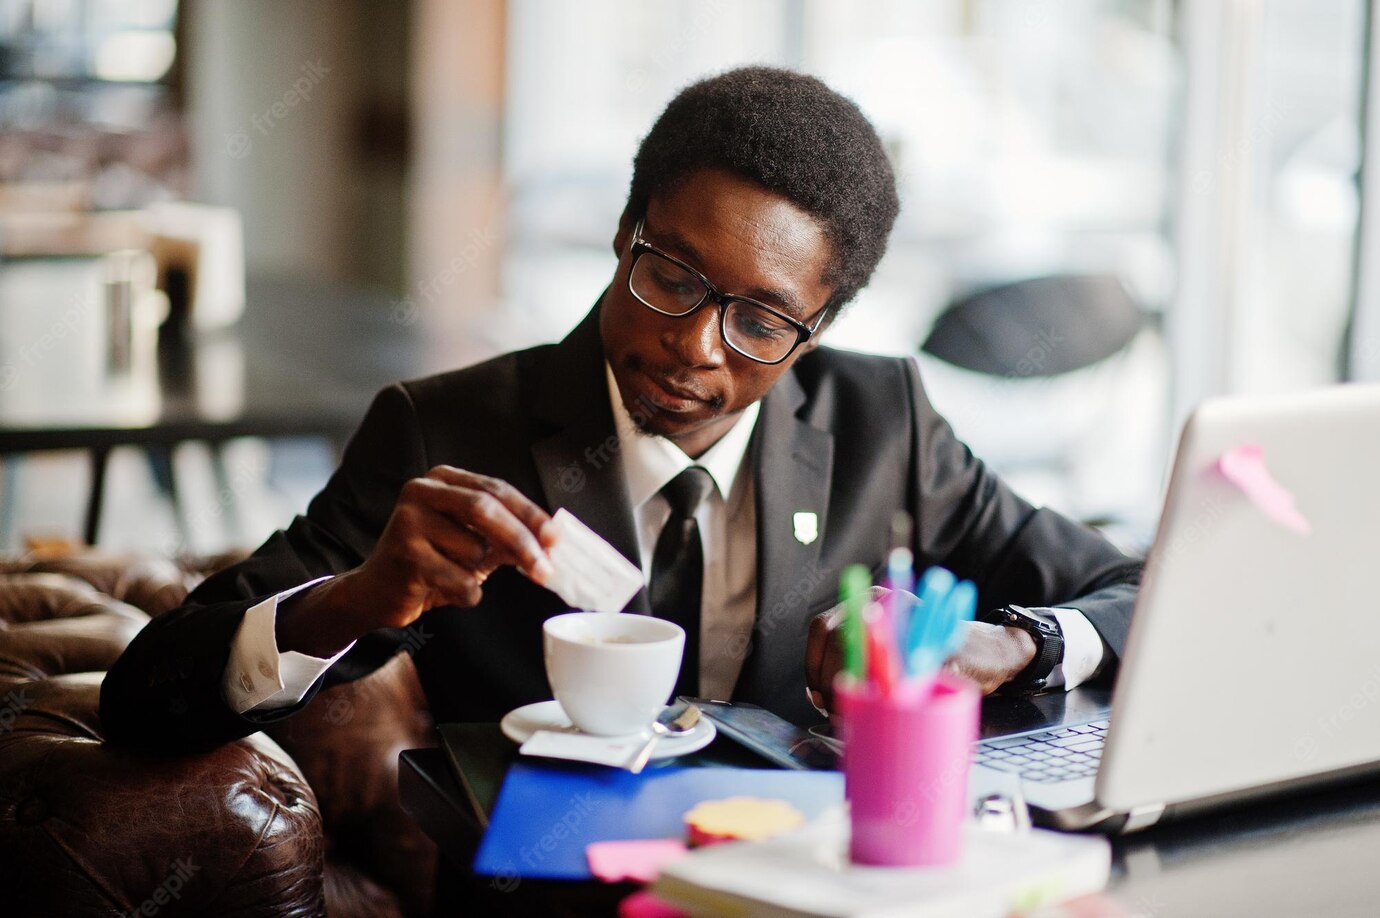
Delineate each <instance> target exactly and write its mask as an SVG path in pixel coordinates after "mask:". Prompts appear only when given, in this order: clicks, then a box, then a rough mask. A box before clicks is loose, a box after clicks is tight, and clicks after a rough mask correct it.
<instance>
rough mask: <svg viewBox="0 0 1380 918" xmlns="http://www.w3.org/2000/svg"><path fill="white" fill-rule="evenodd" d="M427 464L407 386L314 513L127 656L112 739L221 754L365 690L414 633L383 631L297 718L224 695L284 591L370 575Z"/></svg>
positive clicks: (112, 688)
mask: <svg viewBox="0 0 1380 918" xmlns="http://www.w3.org/2000/svg"><path fill="white" fill-rule="evenodd" d="M425 458H426V457H425V450H424V448H423V445H422V439H421V436H420V430H419V425H418V422H417V415H416V411H415V409H414V407H413V404H412V401H411V399H410V398H409V396H408V394H407V392H406V390H405V389H403V387H402V386H398V385H395V386H392V387H390V388H388V389H385V390H383V391H382V392H381V393H379V395H378V396H377V397H375V399H374V402H373V404H372V405H371V406H370V407H369V411H368V413H367V414H366V415H365V418H364V421H363V422H362V423H361V424H360V427H359V429H358V430H357V431H356V432H355V434H354V436H353V437H351V438H350V442H349V444H348V445H347V446H346V448H345V453H344V456H343V457H342V460H341V465H340V468H338V469H337V470H336V471H335V473H334V474H333V475H332V476H331V478H330V481H329V482H327V484H326V487H325V488H324V489H322V491H321V493H319V494H317V495H316V497H315V498H313V499H312V501H311V504H310V505H309V506H308V508H307V512H306V514H305V515H304V516H299V517H297V518H296V519H295V520H293V522H292V524H291V525H290V526H288V528H287V529H285V530H282V531H280V532H276V533H274V534H273V535H272V536H271V537H270V538H269V539H268V541H267V542H265V543H264V544H263V545H262V546H261V547H260V548H259V549H258V550H257V551H256V552H254V554H253V555H251V556H250V557H248V558H246V559H245V560H244V561H242V562H241V563H239V564H236V565H234V566H232V567H229V568H226V569H225V570H223V571H221V572H219V573H217V574H215V575H214V576H212V577H209V578H207V580H206V581H205V582H204V583H202V584H201V585H200V586H199V587H197V589H196V590H194V591H193V592H192V593H191V595H189V596H188V597H187V601H186V602H185V603H184V604H183V605H182V606H180V607H178V608H176V609H174V610H172V611H170V612H167V613H165V614H164V615H161V616H159V617H158V618H156V619H154V620H153V621H152V622H150V623H149V624H148V625H147V626H146V627H145V628H144V629H143V630H142V631H141V632H140V633H139V634H138V635H137V636H136V637H135V639H134V641H133V642H131V643H130V645H129V647H128V648H126V650H125V652H124V654H122V655H121V657H120V659H119V660H117V661H116V663H115V665H114V666H113V667H111V669H110V672H109V673H108V674H107V675H106V678H105V682H104V683H103V685H102V687H101V722H102V724H103V726H104V729H105V732H106V736H107V738H109V739H110V740H111V741H114V742H127V743H134V744H138V745H142V746H146V747H151V748H164V749H177V750H185V749H199V748H206V747H210V746H214V745H217V744H220V743H224V742H228V741H230V740H233V739H238V738H239V737H242V736H246V735H248V734H250V733H254V732H256V731H258V730H260V729H262V728H263V726H264V725H266V724H269V723H273V722H275V721H278V720H282V719H283V718H286V717H289V716H291V715H292V714H293V713H295V712H296V711H298V710H299V709H301V707H303V706H304V705H305V704H306V703H307V702H308V701H309V700H310V699H311V697H312V696H313V695H314V694H315V693H316V691H317V690H318V689H319V688H320V687H321V685H322V683H323V682H324V683H326V684H332V683H337V682H342V681H347V680H349V679H355V678H358V677H360V676H363V675H365V674H367V673H369V672H371V671H372V670H373V669H375V668H377V667H378V666H380V665H382V664H383V663H384V662H386V661H387V659H388V658H389V657H390V656H391V655H392V654H393V653H394V652H396V650H397V648H398V647H399V646H400V644H401V643H402V640H403V638H404V637H405V632H404V631H401V630H386V631H377V632H372V633H371V634H368V635H366V636H365V637H364V638H362V639H360V641H359V642H357V643H356V644H355V646H354V647H353V648H351V650H350V652H349V653H347V654H346V655H345V656H344V657H342V658H341V659H340V660H338V661H336V663H335V665H334V666H332V667H331V669H330V670H329V671H328V672H327V673H326V675H325V676H324V677H323V678H322V679H319V680H317V683H316V684H315V685H313V686H312V688H311V690H310V691H308V693H307V695H306V696H305V697H304V698H303V699H302V701H301V702H300V703H298V704H297V705H294V706H292V707H289V708H284V709H281V710H275V711H272V712H267V713H261V714H236V713H235V712H234V711H233V710H231V709H230V707H229V706H228V705H227V704H226V703H225V701H224V699H223V698H222V695H221V686H222V683H223V678H224V673H225V666H226V662H227V661H228V659H229V656H230V645H231V642H232V641H233V639H234V637H235V634H236V632H237V631H238V629H239V625H240V621H241V620H242V619H243V617H244V613H245V612H246V611H247V610H248V609H249V608H251V607H252V606H254V605H255V604H257V603H259V602H262V601H263V600H265V599H267V598H269V597H271V596H274V595H276V594H277V593H280V592H282V591H283V590H286V589H290V588H291V587H294V586H298V585H300V584H302V583H306V582H308V581H311V580H314V579H316V578H318V577H321V576H323V575H327V574H337V573H341V572H344V571H347V570H350V569H351V568H354V567H356V566H358V565H359V564H360V563H361V562H362V561H363V560H364V559H365V558H366V557H368V555H369V553H370V552H371V551H372V549H373V546H374V543H375V542H376V541H377V540H378V537H379V534H380V533H381V532H382V531H383V527H384V525H385V524H386V523H387V521H388V517H389V515H390V514H391V513H392V510H393V505H394V503H396V501H397V497H398V492H399V491H400V490H401V488H402V485H403V483H404V482H406V481H407V480H408V479H410V478H414V477H417V476H418V475H421V474H424V472H425V470H426V461H425Z"/></svg>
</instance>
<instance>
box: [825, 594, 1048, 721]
mask: <svg viewBox="0 0 1380 918" xmlns="http://www.w3.org/2000/svg"><path fill="white" fill-rule="evenodd" d="M877 589H878V588H877V587H873V590H874V596H873V598H876V594H875V591H876V590H877ZM842 622H843V607H842V606H835V607H834V608H832V609H830V610H829V611H828V612H822V613H820V614H819V615H816V616H815V618H814V620H813V621H811V622H810V633H809V637H808V639H807V640H806V644H805V684H806V687H807V688H808V690H809V692H810V701H811V703H813V704H814V706H815V707H816V708H818V709H819V710H820V711H823V712H825V713H828V712H829V711H832V710H833V685H834V676H836V675H837V674H838V671H839V670H840V669H842V668H843V654H842V652H841V651H840V649H839V637H838V634H837V631H838V628H839V626H840V625H841V624H842ZM964 629H965V634H964V640H963V646H962V647H961V648H960V649H959V651H958V653H956V654H954V655H953V656H952V657H950V658H949V660H948V662H946V663H945V664H944V665H945V666H946V667H947V668H949V669H951V670H953V671H954V672H956V673H959V674H960V675H962V676H964V677H965V678H967V679H970V680H972V681H973V682H974V683H976V684H977V686H978V688H980V689H981V690H982V693H983V694H984V695H989V694H991V693H992V692H995V691H996V690H997V689H998V688H1000V687H1001V686H1002V685H1003V684H1004V683H1006V682H1009V681H1010V680H1011V679H1012V678H1014V677H1015V676H1016V674H1017V673H1019V672H1020V671H1021V670H1023V669H1025V668H1026V667H1027V666H1029V665H1030V661H1032V660H1034V659H1035V640H1034V638H1032V637H1031V636H1030V635H1028V634H1026V633H1025V632H1024V631H1022V630H1021V629H1019V628H1008V627H1006V626H1005V625H988V624H984V623H982V622H964Z"/></svg>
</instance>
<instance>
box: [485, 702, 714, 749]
mask: <svg viewBox="0 0 1380 918" xmlns="http://www.w3.org/2000/svg"><path fill="white" fill-rule="evenodd" d="M498 726H499V729H500V730H502V731H503V735H504V736H506V737H508V739H510V740H512V741H513V742H515V743H518V744H522V743H525V742H527V740H529V739H531V737H532V734H533V733H536V732H537V731H538V730H554V731H556V732H559V733H579V732H580V730H579V729H578V728H577V727H576V726H575V725H574V724H572V723H571V722H570V718H569V717H567V716H566V715H565V709H564V708H562V707H561V703H560V702H559V701H556V700H555V699H554V698H553V699H551V700H550V701H538V702H537V703H536V704H527V705H523V706H522V707H520V708H517V709H516V710H513V711H509V712H508V713H507V714H505V715H503V719H502V720H501V721H499V723H498ZM718 733H719V731H718V730H717V729H715V727H714V721H712V720H710V719H709V718H707V717H701V718H700V722H699V723H697V724H695V729H693V730H691V731H690V732H689V733H685V734H682V735H680V736H663V737H662V738H661V739H660V740H659V741H658V742H657V744H656V746H654V747H653V748H652V758H653V759H669V758H673V757H675V756H678V755H685V754H686V753H690V752H697V751H699V750H701V749H703V748H704V747H705V746H708V745H709V744H710V743H711V742H713V741H714V737H715V736H717V735H718ZM650 735H651V734H650V731H647V730H644V731H643V732H642V736H650Z"/></svg>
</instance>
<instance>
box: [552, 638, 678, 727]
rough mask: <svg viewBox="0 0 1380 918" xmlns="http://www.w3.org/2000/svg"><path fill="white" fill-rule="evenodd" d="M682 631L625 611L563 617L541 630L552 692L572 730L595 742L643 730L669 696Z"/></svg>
mask: <svg viewBox="0 0 1380 918" xmlns="http://www.w3.org/2000/svg"><path fill="white" fill-rule="evenodd" d="M684 651H685V632H684V631H683V630H682V629H681V627H680V626H679V625H677V624H675V623H674V622H668V621H665V620H664V619H660V618H653V617H651V616H650V615H637V614H635V613H631V612H567V613H566V614H564V615H557V616H555V617H554V618H549V619H547V620H546V623H545V624H544V625H542V655H543V656H544V658H545V660H546V678H547V681H549V682H550V683H551V691H552V693H553V694H554V695H555V696H556V700H557V701H559V702H560V703H561V707H562V708H564V709H565V713H566V716H568V717H569V718H570V720H571V722H572V723H574V724H575V726H577V727H579V728H580V729H581V730H583V731H584V732H585V733H591V734H594V735H597V736H626V735H628V734H631V733H638V732H641V731H642V730H645V729H646V728H647V725H648V724H650V723H651V722H652V721H653V720H654V719H655V718H656V716H657V714H659V713H661V709H662V707H663V706H665V704H666V702H667V701H668V700H669V699H670V697H671V692H672V690H673V689H675V687H676V677H677V676H678V675H679V674H680V659H681V654H682V653H684Z"/></svg>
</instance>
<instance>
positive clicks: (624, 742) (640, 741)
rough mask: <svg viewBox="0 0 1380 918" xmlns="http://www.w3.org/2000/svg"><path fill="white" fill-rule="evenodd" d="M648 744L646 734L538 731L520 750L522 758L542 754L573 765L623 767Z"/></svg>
mask: <svg viewBox="0 0 1380 918" xmlns="http://www.w3.org/2000/svg"><path fill="white" fill-rule="evenodd" d="M646 744H647V734H645V733H642V734H636V733H635V734H633V735H632V736H590V735H589V734H587V733H565V732H558V731H555V730H538V731H537V732H536V733H533V734H532V736H531V737H530V738H529V739H528V740H527V742H525V743H523V744H522V746H521V747H520V748H519V749H518V751H519V752H521V753H522V754H523V755H539V756H544V757H546V758H548V759H570V760H571V761H574V762H593V763H595V764H596V765H612V766H613V767H615V768H623V767H624V766H626V765H627V764H628V763H629V762H630V761H632V757H633V756H634V755H636V754H637V753H638V752H639V751H641V749H642V747H643V746H645V745H646Z"/></svg>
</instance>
